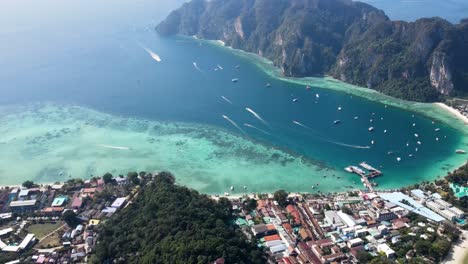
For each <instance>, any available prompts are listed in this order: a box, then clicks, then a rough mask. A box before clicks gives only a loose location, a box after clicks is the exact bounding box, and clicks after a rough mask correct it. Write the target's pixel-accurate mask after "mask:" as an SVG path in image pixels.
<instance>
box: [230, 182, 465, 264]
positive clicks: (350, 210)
mask: <svg viewBox="0 0 468 264" xmlns="http://www.w3.org/2000/svg"><path fill="white" fill-rule="evenodd" d="M415 193H417V194H418V199H422V200H421V201H420V202H417V201H416V200H415V199H412V198H411V197H413V195H414V194H415ZM290 200H292V201H293V202H290V203H289V204H288V205H287V206H286V207H285V208H282V207H280V206H279V205H278V203H277V202H276V201H275V200H274V199H273V198H272V197H268V198H264V199H259V200H257V208H255V209H254V210H249V209H246V208H247V206H246V205H244V201H243V199H239V200H237V199H234V200H233V204H234V209H235V212H236V214H237V216H238V219H237V220H236V223H237V224H238V225H239V226H241V228H242V229H243V230H244V231H251V233H252V234H253V235H254V236H255V237H256V238H257V241H258V243H259V246H260V247H263V248H265V249H266V250H267V252H268V254H270V257H271V259H275V263H285V264H294V263H315V264H319V263H320V264H323V263H357V262H358V254H359V252H360V251H364V252H366V253H368V254H370V255H371V256H378V255H384V256H386V257H387V258H395V257H396V254H395V250H394V249H392V247H394V245H395V244H397V243H398V242H399V241H400V239H401V237H402V234H401V233H400V231H401V230H402V229H407V230H408V229H409V230H411V232H410V233H409V234H405V235H410V236H420V237H421V238H422V239H427V238H428V237H429V236H430V235H431V233H434V232H436V230H437V228H438V227H439V226H441V225H440V223H442V222H443V221H447V220H450V221H452V220H455V219H463V218H464V213H463V211H461V210H459V209H457V208H455V207H453V206H452V205H450V204H448V203H446V202H445V201H443V200H441V199H440V197H437V196H436V197H434V196H433V195H431V194H427V193H424V192H422V191H420V190H414V191H412V192H411V194H410V195H406V194H403V193H401V192H388V193H368V192H360V193H353V195H349V194H339V195H333V196H331V195H330V196H302V195H299V194H298V195H294V196H290ZM424 204H425V205H426V206H424ZM432 205H434V207H433V206H432ZM432 210H434V211H432ZM445 211H447V212H451V213H450V214H449V213H446V212H445ZM410 212H414V213H417V214H419V215H421V216H423V217H424V218H425V219H427V221H428V223H430V224H425V223H423V222H418V223H414V222H412V221H411V220H410V219H409V218H408V214H409V213H410ZM439 213H440V215H439ZM412 231H414V233H413V232H412ZM416 231H418V232H416ZM245 233H250V232H245ZM411 253H412V252H408V255H407V257H410V256H411ZM413 253H414V252H413Z"/></svg>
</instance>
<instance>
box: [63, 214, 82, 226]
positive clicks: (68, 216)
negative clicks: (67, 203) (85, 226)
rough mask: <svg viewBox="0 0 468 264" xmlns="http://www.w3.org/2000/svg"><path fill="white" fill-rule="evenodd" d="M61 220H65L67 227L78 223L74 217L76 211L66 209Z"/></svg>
mask: <svg viewBox="0 0 468 264" xmlns="http://www.w3.org/2000/svg"><path fill="white" fill-rule="evenodd" d="M63 221H65V222H66V223H67V225H68V226H69V227H75V226H77V225H78V224H79V223H80V220H79V219H78V218H77V217H76V213H75V212H74V211H73V210H67V211H65V213H63Z"/></svg>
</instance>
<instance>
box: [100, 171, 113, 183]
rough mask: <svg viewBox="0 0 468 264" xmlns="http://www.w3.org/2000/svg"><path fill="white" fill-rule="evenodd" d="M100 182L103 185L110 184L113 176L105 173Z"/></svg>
mask: <svg viewBox="0 0 468 264" xmlns="http://www.w3.org/2000/svg"><path fill="white" fill-rule="evenodd" d="M102 180H103V181H104V183H106V184H107V183H111V182H112V180H113V176H112V174H110V173H109V172H107V173H106V174H104V176H102Z"/></svg>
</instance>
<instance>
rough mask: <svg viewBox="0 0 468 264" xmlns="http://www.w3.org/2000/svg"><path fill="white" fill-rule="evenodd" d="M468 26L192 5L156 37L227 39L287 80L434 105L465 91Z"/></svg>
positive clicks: (284, 0) (327, 5)
mask: <svg viewBox="0 0 468 264" xmlns="http://www.w3.org/2000/svg"><path fill="white" fill-rule="evenodd" d="M467 24H468V23H466V22H465V23H461V24H460V25H455V26H454V25H452V24H450V23H448V22H446V21H445V20H442V19H439V18H432V19H420V20H418V21H416V22H413V23H406V22H400V21H398V22H392V21H390V20H389V19H388V17H387V16H386V15H385V14H384V13H383V12H382V11H380V10H378V9H376V8H374V7H372V6H370V5H367V4H364V3H360V2H354V1H351V0H211V1H206V0H192V1H191V2H190V3H186V4H184V5H183V6H182V7H181V8H180V9H178V10H175V11H174V12H172V13H171V14H170V15H169V16H168V18H167V19H166V20H165V21H163V22H162V23H161V24H160V25H158V27H157V30H158V31H159V32H160V33H161V34H167V35H170V34H183V35H197V36H198V37H200V38H205V39H220V40H223V41H224V42H225V43H226V44H227V45H229V46H232V47H233V48H237V49H242V50H245V51H249V52H254V53H257V54H259V55H261V56H264V57H266V58H268V59H270V60H272V61H273V62H274V63H275V65H277V66H278V67H280V68H281V69H282V71H283V73H284V74H285V75H287V76H312V75H323V74H330V75H332V76H334V77H335V78H338V79H341V80H343V81H346V82H350V83H353V84H358V85H361V86H367V87H369V88H372V89H377V90H379V91H382V92H384V93H387V94H389V95H392V96H396V97H400V98H404V99H410V100H416V101H432V100H437V99H438V98H439V96H440V95H441V94H443V95H448V94H456V93H463V92H466V91H464V90H463V87H465V89H466V87H467V86H468V85H467V84H468V77H467V76H468V69H467V66H466V64H468V60H466V57H467V54H466V53H467V52H468V51H467V50H468V45H467V39H468V32H467V31H468V30H467ZM460 56H461V58H465V60H462V59H460Z"/></svg>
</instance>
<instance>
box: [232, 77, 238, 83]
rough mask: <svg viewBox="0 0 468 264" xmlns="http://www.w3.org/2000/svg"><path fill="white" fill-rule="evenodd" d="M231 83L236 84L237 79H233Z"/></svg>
mask: <svg viewBox="0 0 468 264" xmlns="http://www.w3.org/2000/svg"><path fill="white" fill-rule="evenodd" d="M231 81H232V82H233V83H236V82H238V81H239V79H237V78H234V79H232V80H231Z"/></svg>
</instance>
